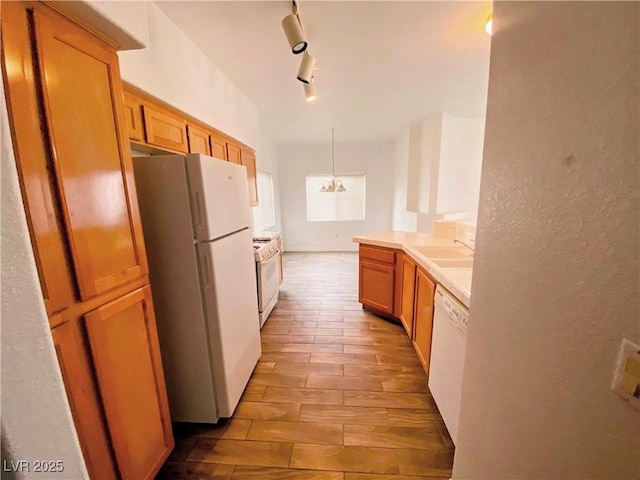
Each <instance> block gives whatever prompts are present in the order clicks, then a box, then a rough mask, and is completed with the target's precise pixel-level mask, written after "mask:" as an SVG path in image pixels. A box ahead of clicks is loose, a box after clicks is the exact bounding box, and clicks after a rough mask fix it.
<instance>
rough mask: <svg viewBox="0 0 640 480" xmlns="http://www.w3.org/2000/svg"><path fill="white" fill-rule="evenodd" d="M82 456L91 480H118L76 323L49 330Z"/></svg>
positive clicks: (89, 367)
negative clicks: (98, 479)
mask: <svg viewBox="0 0 640 480" xmlns="http://www.w3.org/2000/svg"><path fill="white" fill-rule="evenodd" d="M51 335H52V336H53V344H54V345H55V348H56V355H57V357H58V364H59V365H60V370H61V371H62V376H63V377H64V384H65V388H66V390H67V398H68V399H69V406H70V407H71V413H72V414H73V420H74V423H75V425H76V431H77V433H78V438H79V440H80V446H81V447H82V454H83V456H84V459H85V463H86V465H87V471H88V472H89V476H90V477H91V478H100V479H117V478H119V477H118V475H117V473H116V469H115V463H114V459H113V456H112V454H111V448H110V445H109V444H110V439H109V432H108V431H107V426H106V423H105V420H104V414H103V413H102V409H101V408H100V400H99V394H98V391H97V388H96V384H95V382H94V378H93V372H92V369H91V363H90V361H89V358H90V357H89V352H88V351H87V348H86V346H85V343H84V337H83V332H82V328H81V325H80V322H79V319H77V318H76V319H75V320H72V321H70V322H67V323H64V324H62V325H60V326H58V327H56V328H54V329H52V330H51Z"/></svg>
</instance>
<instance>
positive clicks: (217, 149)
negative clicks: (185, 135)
mask: <svg viewBox="0 0 640 480" xmlns="http://www.w3.org/2000/svg"><path fill="white" fill-rule="evenodd" d="M209 141H210V142H211V156H212V157H215V158H219V159H221V160H228V157H227V142H225V141H224V139H223V138H220V137H218V136H217V135H213V134H212V135H209Z"/></svg>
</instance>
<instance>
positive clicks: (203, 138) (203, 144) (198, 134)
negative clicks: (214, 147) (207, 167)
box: [187, 125, 211, 155]
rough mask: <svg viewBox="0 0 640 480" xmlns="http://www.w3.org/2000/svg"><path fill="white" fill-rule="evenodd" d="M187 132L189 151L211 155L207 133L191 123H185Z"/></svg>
mask: <svg viewBox="0 0 640 480" xmlns="http://www.w3.org/2000/svg"><path fill="white" fill-rule="evenodd" d="M187 134H188V136H189V153H202V154H203V155H211V147H210V146H209V134H208V133H207V132H206V131H205V130H203V129H201V128H198V127H194V126H193V125H187Z"/></svg>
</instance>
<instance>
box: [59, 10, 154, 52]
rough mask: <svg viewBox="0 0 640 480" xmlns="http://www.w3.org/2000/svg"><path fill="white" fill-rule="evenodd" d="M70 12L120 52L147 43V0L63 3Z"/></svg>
mask: <svg viewBox="0 0 640 480" xmlns="http://www.w3.org/2000/svg"><path fill="white" fill-rule="evenodd" d="M59 3H60V4H62V6H63V7H64V8H65V9H66V10H69V11H70V12H72V13H74V14H75V15H77V16H78V17H79V18H81V19H82V20H84V21H85V22H86V23H88V24H89V25H92V26H93V27H95V28H97V29H98V30H100V31H101V32H103V33H104V34H105V35H106V36H107V37H109V38H111V39H112V40H114V41H115V42H116V43H117V44H118V45H119V47H120V49H121V50H132V49H137V48H144V47H145V46H146V45H147V42H148V41H149V28H148V25H147V5H148V4H149V0H146V1H135V0H134V1H126V2H123V1H118V2H114V1H106V2H105V1H96V0H84V1H77V0H62V1H60V2H59Z"/></svg>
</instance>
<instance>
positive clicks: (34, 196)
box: [2, 2, 75, 315]
mask: <svg viewBox="0 0 640 480" xmlns="http://www.w3.org/2000/svg"><path fill="white" fill-rule="evenodd" d="M29 31H30V27H29V19H28V16H27V11H26V9H25V8H24V6H23V5H21V4H20V3H18V2H3V4H2V50H3V61H4V63H5V68H4V72H5V73H6V92H5V94H6V98H7V107H8V111H9V120H10V122H11V125H12V137H13V147H14V152H15V156H16V163H17V167H18V174H19V177H20V183H21V187H22V198H23V201H24V205H25V209H26V212H27V222H28V225H29V230H30V234H31V241H32V244H33V252H34V256H35V260H36V266H37V269H38V276H39V278H40V286H41V288H42V294H43V297H44V302H45V307H46V309H47V313H48V314H49V315H52V314H54V313H55V312H58V311H60V310H63V309H65V308H67V307H68V306H70V305H71V304H73V303H74V302H75V298H74V297H75V294H74V291H75V287H74V285H75V284H74V280H73V270H72V269H73V267H72V264H71V263H70V262H69V260H68V255H67V245H66V243H65V237H64V234H65V225H64V218H63V217H62V215H61V212H60V208H59V201H58V197H57V186H56V183H55V178H54V176H53V175H52V174H51V169H50V157H51V150H50V147H49V143H48V142H47V141H46V140H45V139H44V138H43V135H42V132H44V131H46V125H45V124H44V122H43V116H42V115H41V110H40V105H39V101H38V93H37V85H36V84H35V83H34V81H33V78H34V71H35V69H37V68H38V66H37V65H35V64H34V63H33V59H34V55H33V52H32V50H31V45H32V43H33V39H32V38H31V36H30V34H29ZM8 65H14V66H15V65H19V66H20V68H9V67H8Z"/></svg>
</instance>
